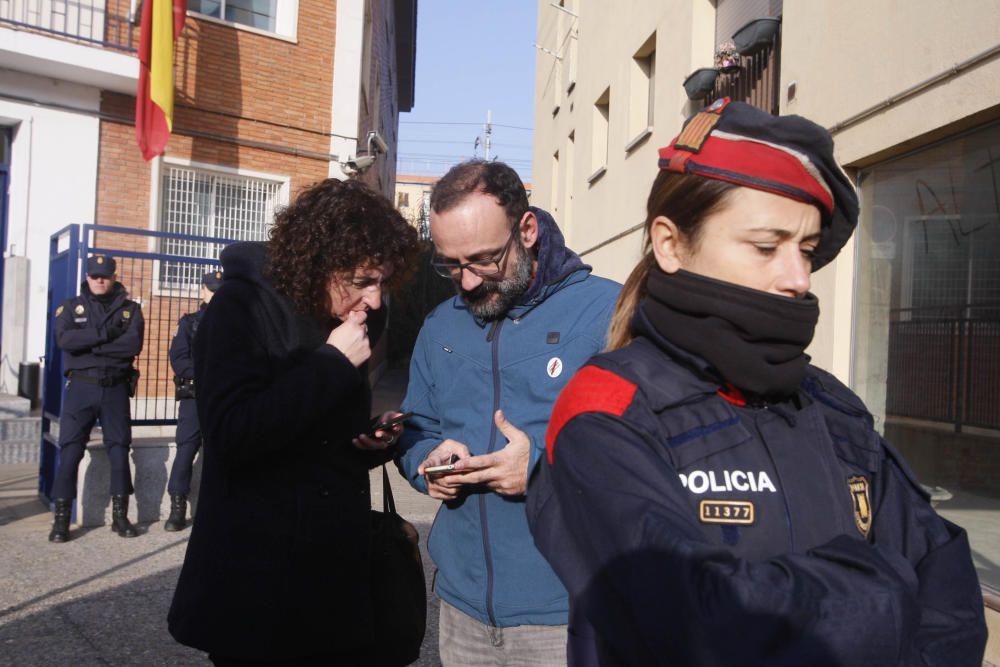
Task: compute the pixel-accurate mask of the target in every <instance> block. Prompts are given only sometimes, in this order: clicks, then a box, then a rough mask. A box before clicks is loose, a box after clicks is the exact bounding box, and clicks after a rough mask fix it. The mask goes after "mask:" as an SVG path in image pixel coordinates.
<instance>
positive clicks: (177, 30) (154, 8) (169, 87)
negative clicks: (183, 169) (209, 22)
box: [135, 0, 187, 160]
mask: <svg viewBox="0 0 1000 667" xmlns="http://www.w3.org/2000/svg"><path fill="white" fill-rule="evenodd" d="M186 14H187V0H143V3H142V23H141V34H140V37H139V89H138V91H137V92H136V96H135V136H136V139H137V140H138V142H139V150H140V151H142V157H144V158H145V159H147V160H151V159H153V158H154V157H156V156H157V155H160V154H162V153H163V149H164V148H165V147H166V145H167V139H168V138H170V131H171V130H172V129H173V121H174V41H175V40H176V39H177V37H178V36H179V35H180V34H181V30H182V29H183V28H184V17H185V16H186Z"/></svg>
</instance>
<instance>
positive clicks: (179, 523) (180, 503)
mask: <svg viewBox="0 0 1000 667" xmlns="http://www.w3.org/2000/svg"><path fill="white" fill-rule="evenodd" d="M186 515H187V496H170V516H169V517H167V521H166V523H164V524H163V530H165V531H167V532H170V533H174V532H177V531H178V530H184V529H185V528H187V519H186Z"/></svg>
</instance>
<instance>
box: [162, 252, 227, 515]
mask: <svg viewBox="0 0 1000 667" xmlns="http://www.w3.org/2000/svg"><path fill="white" fill-rule="evenodd" d="M221 285H222V272H221V271H209V272H208V273H206V274H205V275H203V276H202V277H201V306H200V307H199V308H198V310H197V311H195V312H193V313H188V314H187V315H184V316H183V317H182V318H181V319H180V321H179V322H178V323H177V334H176V335H175V336H174V340H173V341H172V342H171V343H170V366H171V367H172V368H173V369H174V373H175V374H176V375H175V376H174V385H175V386H176V388H177V391H176V395H175V397H176V399H177V401H178V402H179V403H180V405H179V406H178V409H179V413H178V415H177V435H176V436H175V440H176V441H177V451H176V452H175V453H174V465H173V467H172V468H171V469H170V481H169V482H168V483H167V491H168V492H169V493H170V516H169V517H168V518H167V520H166V522H165V523H164V524H163V529H164V530H167V531H170V532H174V531H178V530H184V529H185V528H187V520H186V518H185V516H186V514H187V499H188V495H189V494H190V493H191V468H192V465H193V464H194V457H195V454H197V453H198V448H199V447H201V427H200V426H199V425H198V411H197V409H196V407H195V402H194V399H195V387H194V360H193V359H192V357H191V351H192V349H193V347H192V346H193V344H194V336H195V334H196V333H197V332H198V323H199V322H201V316H202V314H204V312H205V308H206V306H208V302H209V301H211V300H212V295H213V294H214V293H215V290H217V289H219V287H220V286H221Z"/></svg>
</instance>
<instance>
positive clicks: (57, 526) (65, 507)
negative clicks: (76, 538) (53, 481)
mask: <svg viewBox="0 0 1000 667" xmlns="http://www.w3.org/2000/svg"><path fill="white" fill-rule="evenodd" d="M72 509H73V499H72V498H56V509H55V512H54V515H55V519H54V520H53V521H52V532H51V533H49V542H67V541H69V514H70V511H71V510H72Z"/></svg>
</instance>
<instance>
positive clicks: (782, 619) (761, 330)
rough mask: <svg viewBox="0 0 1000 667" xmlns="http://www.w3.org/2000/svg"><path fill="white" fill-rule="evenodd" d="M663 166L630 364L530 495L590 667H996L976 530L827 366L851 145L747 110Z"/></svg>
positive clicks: (597, 389) (593, 374) (796, 121)
mask: <svg viewBox="0 0 1000 667" xmlns="http://www.w3.org/2000/svg"><path fill="white" fill-rule="evenodd" d="M659 164H660V169H661V171H660V173H659V175H658V177H657V178H656V180H655V182H654V184H653V187H652V191H651V192H650V195H649V200H648V203H647V211H648V216H647V222H646V231H647V233H648V238H647V250H646V253H645V256H644V257H643V258H642V260H641V261H640V263H639V265H638V266H637V267H636V268H635V270H634V271H633V273H632V275H631V277H630V278H629V280H628V282H627V283H626V285H625V288H624V290H623V292H622V295H621V297H620V299H619V302H618V306H617V310H616V313H615V316H614V319H613V321H612V327H611V334H610V341H609V351H607V352H605V353H603V354H601V355H598V356H597V357H594V358H593V359H592V360H591V361H590V363H589V364H588V365H587V366H585V367H584V368H583V369H581V371H579V372H578V373H577V375H576V376H575V377H574V378H573V380H572V381H571V382H570V383H569V385H568V386H567V387H566V389H565V390H564V391H563V393H562V394H561V395H560V398H559V400H558V402H557V403H556V406H555V408H554V410H553V414H552V418H551V421H550V425H549V430H548V435H547V445H548V457H547V462H546V463H545V464H544V465H542V466H540V469H539V471H538V473H537V475H536V476H535V478H534V479H533V481H532V484H531V486H530V488H529V494H528V503H529V508H528V516H529V521H530V523H531V527H532V531H533V534H534V536H535V540H536V543H537V544H538V547H539V549H540V550H541V551H542V553H543V554H545V556H546V557H547V558H548V559H549V561H550V562H551V563H552V565H553V567H554V569H555V570H556V572H557V573H558V574H559V576H560V578H561V579H562V580H563V583H565V584H566V586H567V588H568V589H569V592H570V599H571V613H570V641H569V652H570V662H571V664H577V665H583V664H629V665H640V664H641V665H699V666H700V667H708V666H713V665H769V666H770V665H811V666H817V665H858V666H861V665H883V666H887V665H949V666H961V665H970V666H971V665H977V666H978V665H979V664H980V662H981V659H982V654H983V649H984V645H985V638H986V631H985V625H984V620H983V607H982V598H981V594H980V591H979V587H978V582H977V578H976V573H975V570H974V569H973V565H972V560H971V557H970V552H969V545H968V541H967V538H966V534H965V532H964V531H963V530H962V529H961V528H959V527H957V526H955V525H953V524H951V523H949V522H948V521H946V520H944V519H942V518H941V517H939V516H938V515H937V514H936V513H935V512H934V510H933V509H931V506H930V503H929V502H928V498H927V495H926V494H925V493H924V492H923V491H922V490H921V487H920V486H919V485H918V484H917V482H916V480H915V479H914V477H913V475H912V473H911V472H910V470H909V468H908V467H907V466H906V464H905V462H904V461H903V460H902V458H901V457H900V455H899V453H898V452H897V451H896V450H895V449H894V448H893V447H892V446H891V445H890V444H888V443H887V442H885V441H884V440H882V439H881V438H880V437H879V435H878V433H877V432H876V431H875V430H874V428H873V425H872V417H871V415H870V414H869V413H868V411H867V410H866V409H865V407H864V405H863V403H862V402H861V400H860V399H859V398H858V397H857V396H855V395H854V394H853V393H852V392H851V391H850V390H848V389H847V388H846V387H845V386H843V385H842V384H841V383H840V382H838V381H837V380H836V379H835V378H834V377H833V376H832V375H830V374H828V373H825V372H823V371H821V370H820V369H818V368H816V367H814V366H811V365H810V364H809V358H808V356H807V355H806V354H805V352H804V351H805V348H806V346H807V345H808V344H809V342H810V341H811V339H812V336H813V329H814V326H815V323H816V320H817V318H818V314H819V308H818V305H817V300H816V297H815V296H813V295H812V294H810V293H809V286H810V276H809V274H810V272H811V271H815V270H816V269H818V268H820V267H821V266H823V265H825V264H826V263H828V262H829V261H830V260H832V259H833V258H834V257H835V256H836V254H837V253H838V252H839V250H840V249H841V247H842V246H843V245H844V243H845V242H846V241H847V239H848V238H849V236H850V234H851V232H852V231H853V228H854V226H855V224H856V221H857V216H858V201H857V195H856V193H855V191H854V189H853V187H852V186H851V184H850V182H849V181H848V180H847V177H846V176H845V175H844V173H843V171H842V170H841V169H840V168H839V167H838V166H837V164H836V163H835V162H834V159H833V143H832V140H831V139H830V136H829V134H828V133H827V132H826V131H825V130H823V129H822V128H820V127H819V126H817V125H815V124H814V123H812V122H810V121H807V120H805V119H803V118H799V117H794V116H788V117H774V116H771V115H769V114H766V113H764V112H761V111H758V110H756V109H754V108H752V107H750V106H748V105H745V104H742V103H736V102H732V103H731V102H729V101H728V99H726V100H721V101H719V102H717V103H716V104H715V105H713V106H712V107H710V108H709V109H706V110H704V111H702V112H700V113H698V114H696V115H695V116H693V117H692V118H691V119H690V120H689V121H688V123H687V124H686V125H685V127H684V129H683V131H682V132H681V134H680V135H679V136H678V137H677V138H676V139H675V140H674V141H673V142H672V143H671V144H670V145H669V146H668V147H666V148H664V149H661V151H660V163H659Z"/></svg>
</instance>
